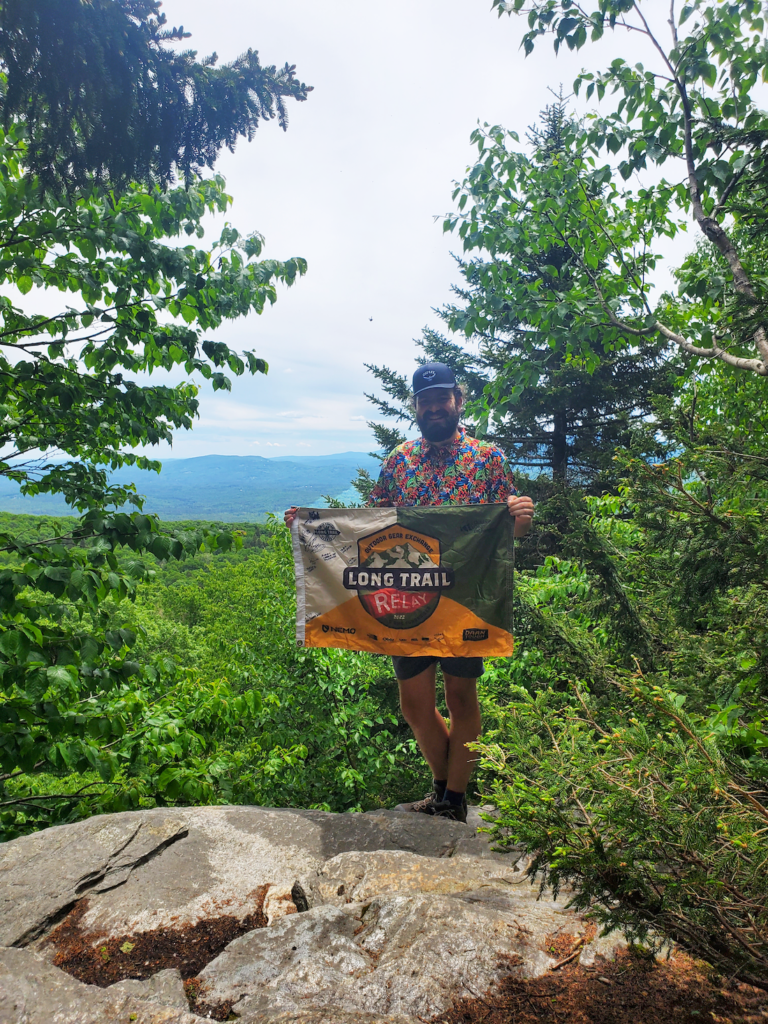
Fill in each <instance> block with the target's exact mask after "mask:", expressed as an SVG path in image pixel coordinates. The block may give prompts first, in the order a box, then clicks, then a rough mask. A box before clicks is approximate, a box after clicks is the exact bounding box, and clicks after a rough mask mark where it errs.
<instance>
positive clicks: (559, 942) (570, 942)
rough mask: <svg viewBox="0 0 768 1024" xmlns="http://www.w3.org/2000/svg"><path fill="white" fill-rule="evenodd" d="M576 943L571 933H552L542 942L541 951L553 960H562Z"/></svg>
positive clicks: (575, 938) (576, 939)
mask: <svg viewBox="0 0 768 1024" xmlns="http://www.w3.org/2000/svg"><path fill="white" fill-rule="evenodd" d="M578 941H579V939H578V938H577V937H576V936H575V935H573V934H572V933H571V932H552V933H551V934H550V935H548V936H547V937H546V939H545V940H544V945H543V946H542V949H543V951H544V952H545V953H547V954H548V955H549V956H553V957H554V958H555V960H562V959H563V957H565V956H568V955H569V953H572V952H573V950H574V949H575V948H576V943H577V942H578Z"/></svg>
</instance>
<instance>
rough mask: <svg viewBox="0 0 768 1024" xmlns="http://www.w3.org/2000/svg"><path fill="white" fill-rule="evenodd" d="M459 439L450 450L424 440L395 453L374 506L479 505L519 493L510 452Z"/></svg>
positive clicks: (463, 436) (462, 433) (462, 436)
mask: <svg viewBox="0 0 768 1024" xmlns="http://www.w3.org/2000/svg"><path fill="white" fill-rule="evenodd" d="M459 435H460V436H459V437H457V438H456V440H455V441H454V442H453V443H452V444H450V445H446V446H445V447H444V448H439V447H438V446H437V445H431V444H430V443H429V441H425V440H424V438H420V439H419V440H418V441H406V442H405V444H401V445H398V446H397V448H395V450H394V451H393V452H391V453H390V454H389V455H388V456H387V458H386V459H385V460H384V463H383V464H382V467H381V473H380V475H379V479H378V482H377V484H376V486H375V487H374V488H373V491H372V492H371V496H370V498H369V499H368V505H369V506H373V507H378V508H383V507H391V506H395V505H478V504H483V503H489V502H496V501H506V500H507V498H508V496H509V495H510V494H517V491H516V490H515V483H514V478H513V476H512V471H511V470H510V468H509V465H508V464H507V460H506V457H505V455H504V452H502V450H501V449H500V448H497V447H496V446H495V445H492V444H489V443H488V442H487V441H478V440H477V439H476V438H474V437H469V435H468V434H467V433H466V431H465V430H464V429H463V427H460V428H459Z"/></svg>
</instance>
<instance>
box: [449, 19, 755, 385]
mask: <svg viewBox="0 0 768 1024" xmlns="http://www.w3.org/2000/svg"><path fill="white" fill-rule="evenodd" d="M493 6H494V7H496V8H497V9H498V11H499V14H502V13H505V12H508V13H524V14H527V18H528V29H529V30H528V32H527V33H526V35H525V36H524V39H523V46H524V49H525V52H526V53H531V52H532V51H533V49H534V47H535V45H536V43H537V42H538V41H539V40H540V38H541V37H542V36H545V35H552V37H553V41H554V46H555V49H556V50H557V49H558V48H559V47H560V45H561V44H563V43H565V44H566V45H567V46H568V47H569V48H570V49H579V48H581V47H582V46H584V45H585V44H586V43H587V41H588V39H592V40H596V39H599V38H601V37H602V36H603V34H604V32H605V31H606V29H610V30H611V31H613V32H620V31H623V30H625V31H627V32H631V33H632V40H633V45H634V44H635V43H640V42H642V43H644V44H646V46H647V49H648V60H649V61H650V65H649V66H646V65H645V64H643V63H635V64H630V63H628V62H627V61H626V60H625V59H624V58H623V57H620V56H617V57H616V58H615V59H614V60H612V61H611V64H610V66H609V67H608V68H607V69H606V70H604V71H602V72H600V73H598V74H591V73H586V72H583V73H582V74H581V75H580V76H579V77H578V79H577V80H576V82H575V84H574V89H575V90H576V91H577V92H578V91H580V90H582V89H583V91H584V92H585V94H586V96H587V98H590V97H591V96H593V95H596V96H597V98H598V99H603V98H604V97H605V95H606V93H608V94H610V95H613V96H615V97H617V103H616V106H615V109H614V110H613V112H611V113H609V114H608V115H605V116H593V117H590V119H589V120H588V121H587V122H586V123H585V125H584V126H583V127H579V128H578V129H574V130H573V132H572V133H571V136H570V138H569V139H568V149H569V150H570V153H571V158H570V159H569V160H568V161H560V160H549V161H539V162H538V164H532V162H531V161H530V160H529V159H528V158H527V157H526V156H524V155H523V154H521V153H519V152H516V151H515V150H513V149H512V148H511V146H512V144H513V143H515V142H516V141H517V137H516V136H515V135H514V133H508V132H505V131H504V130H503V129H502V128H499V127H493V128H489V127H488V126H486V127H485V128H484V129H480V130H478V131H477V132H476V133H475V141H476V143H477V146H478V152H479V156H478V160H477V162H476V164H475V166H474V167H473V168H472V169H471V171H470V173H469V175H468V177H467V178H466V179H465V180H464V182H463V183H462V184H461V185H460V186H459V188H458V189H457V191H456V197H457V198H458V203H459V212H458V214H455V215H452V216H449V217H448V218H447V219H446V221H445V227H446V230H454V229H458V231H459V234H460V237H461V238H462V239H463V242H464V248H465V251H472V250H480V249H482V250H485V251H486V252H487V253H489V254H490V256H491V261H492V262H491V263H490V264H489V266H488V274H489V275H490V274H493V275H495V277H496V278H497V280H496V281H495V282H494V283H495V284H496V293H497V294H498V293H499V292H501V291H503V293H504V294H505V296H506V297H507V299H508V304H509V306H510V307H512V308H514V309H515V310H516V311H517V313H518V315H519V317H520V320H521V321H522V322H523V323H524V324H527V325H530V326H531V327H533V328H534V329H535V330H536V332H537V336H541V335H545V336H547V337H548V338H550V339H551V344H553V346H555V347H560V348H561V349H562V350H563V351H564V352H565V353H566V354H567V356H568V357H569V358H575V359H578V360H580V361H582V362H583V364H584V365H585V366H587V367H588V368H593V367H595V366H596V365H597V364H598V362H599V361H600V359H601V358H602V355H603V352H605V353H610V352H612V351H616V350H617V349H622V348H626V347H627V346H628V345H630V344H632V343H637V344H645V343H647V342H649V341H655V340H656V339H660V338H663V339H666V341H668V342H671V343H672V344H674V345H676V346H677V347H678V348H679V349H680V351H681V352H682V353H686V354H687V355H689V356H694V357H696V361H697V362H699V361H707V360H721V361H723V362H725V363H727V364H728V365H730V366H733V367H734V368H738V369H741V370H746V371H749V372H754V373H756V374H758V375H760V376H766V375H768V336H766V332H765V325H764V321H765V309H766V305H765V302H766V299H765V278H764V274H762V272H761V269H760V267H759V266H757V267H753V266H750V262H749V259H748V255H747V254H745V252H744V249H743V245H742V238H743V236H740V235H739V233H738V232H734V230H733V229H732V226H731V225H732V224H735V225H736V226H740V225H749V227H750V229H751V230H752V231H754V232H757V233H759V232H763V233H764V228H765V213H764V211H765V202H764V199H763V197H764V196H765V189H766V184H767V182H768V179H767V178H766V162H765V146H764V143H765V138H766V131H767V130H768V122H767V121H766V117H765V114H764V113H763V112H761V110H760V109H759V107H758V105H757V101H756V98H755V95H754V90H755V87H756V85H757V82H758V80H759V76H760V75H761V74H762V72H763V69H764V67H765V56H766V39H765V22H764V18H763V9H762V4H761V3H760V2H759V0H745V2H743V3H737V4H735V3H715V4H711V3H708V2H707V0H693V2H691V3H689V4H687V5H685V6H684V7H683V8H682V10H681V11H680V13H679V15H678V14H677V13H676V11H675V5H674V3H673V6H672V14H671V21H670V32H671V38H670V39H669V41H668V42H667V43H665V42H664V41H663V40H662V39H661V38H660V37H659V36H658V35H657V34H655V32H654V30H653V29H652V27H651V25H650V24H649V21H648V19H647V18H646V17H645V15H644V13H643V4H642V3H640V2H638V3H633V2H629V0H598V3H597V5H596V7H595V9H594V10H593V11H592V12H591V13H588V12H587V10H585V9H584V8H583V7H581V6H580V5H578V4H574V3H573V2H572V0H530V2H529V0H511V2H509V3H507V2H503V0H494V4H493ZM646 6H647V5H646ZM686 32H687V34H685V33H686ZM606 152H607V153H608V154H611V155H616V156H617V157H619V158H620V159H619V161H618V164H617V166H616V167H615V168H614V167H612V166H610V164H605V163H603V164H601V163H600V160H601V159H602V158H603V156H604V155H605V154H606ZM677 161H679V162H680V164H681V166H682V170H683V174H682V177H678V176H677V174H673V176H672V178H671V179H670V180H667V179H665V178H662V179H661V180H660V181H651V180H648V181H643V184H642V186H641V187H639V188H630V187H629V186H628V185H625V184H624V183H625V182H627V181H628V180H629V179H630V177H631V176H632V174H633V172H635V171H639V172H642V171H643V170H644V169H645V168H647V167H651V166H654V165H655V166H659V167H661V166H663V165H665V164H667V163H668V162H670V163H672V162H677ZM684 214H692V215H693V219H694V221H695V223H696V224H697V226H698V228H699V229H700V231H701V232H702V234H703V236H704V237H705V238H707V239H709V241H710V242H711V243H712V244H713V245H714V246H715V247H716V249H717V250H718V252H719V253H720V254H721V255H722V257H723V261H724V264H725V265H726V267H727V271H726V272H725V273H723V274H722V275H721V276H720V277H719V278H718V279H716V280H713V281H711V282H709V283H708V286H707V289H706V294H705V295H703V294H702V289H701V288H700V287H698V285H697V280H696V274H695V267H693V266H691V267H688V268H686V267H684V268H682V269H681V276H680V278H679V280H680V286H681V293H682V295H683V296H688V295H689V293H690V294H693V295H694V296H695V298H694V301H692V302H690V303H689V302H682V303H681V302H678V303H664V302H662V303H661V305H660V306H659V308H658V309H654V306H653V303H652V300H651V295H650V283H649V282H650V280H651V275H652V271H653V269H654V268H655V266H656V265H657V263H658V260H659V258H660V255H661V243H663V240H664V238H666V237H671V236H674V235H675V234H676V233H677V232H678V231H679V230H680V229H681V227H682V226H683V223H684V221H683V220H682V217H683V215H684ZM553 249H560V250H565V251H567V252H568V253H569V259H568V263H567V281H563V273H562V271H561V268H559V267H558V266H557V265H555V264H553V265H552V267H551V276H552V288H551V289H547V290H546V291H543V292H540V291H539V290H538V288H537V287H535V286H534V285H532V284H531V283H530V282H528V281H527V279H526V275H525V270H524V268H526V267H527V266H528V264H529V263H530V261H531V260H532V259H534V260H535V259H542V260H543V259H544V257H545V256H546V254H547V253H548V252H551V251H552V250H553ZM518 261H520V262H519V264H518ZM518 266H520V268H521V269H518ZM566 284H567V287H566ZM485 291H486V292H489V291H490V289H489V288H487V287H486V289H485ZM734 302H736V303H738V305H739V309H740V311H741V315H740V316H739V317H738V318H736V319H734V318H732V317H731V316H730V309H731V307H732V304H733V303H734ZM702 312H704V313H705V315H704V316H703V317H702V316H701V315H700V314H701V313H702ZM498 316H499V313H498V310H497V308H495V307H494V306H493V305H492V304H488V305H482V306H480V307H478V308H477V309H476V310H474V311H473V313H472V314H470V315H469V316H468V318H467V319H466V320H465V321H464V324H463V326H464V328H465V330H466V331H467V333H468V334H471V333H473V332H474V331H475V330H476V329H477V326H478V324H479V325H480V328H481V329H483V330H489V329H491V328H492V326H493V325H494V324H495V323H497V322H498ZM457 326H458V322H457Z"/></svg>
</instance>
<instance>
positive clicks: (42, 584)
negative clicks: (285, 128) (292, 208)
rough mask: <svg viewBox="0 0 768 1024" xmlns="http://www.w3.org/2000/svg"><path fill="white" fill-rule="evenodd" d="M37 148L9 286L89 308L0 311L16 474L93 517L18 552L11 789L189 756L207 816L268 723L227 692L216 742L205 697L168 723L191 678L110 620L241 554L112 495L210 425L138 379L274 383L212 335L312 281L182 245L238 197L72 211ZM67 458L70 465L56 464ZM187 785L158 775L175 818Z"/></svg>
mask: <svg viewBox="0 0 768 1024" xmlns="http://www.w3.org/2000/svg"><path fill="white" fill-rule="evenodd" d="M23 136H24V133H23V131H21V130H20V129H18V128H16V127H12V128H11V129H10V130H9V131H8V132H6V133H3V134H2V136H0V164H2V166H3V168H4V177H3V184H2V187H0V239H2V249H1V253H2V255H1V256H0V279H2V280H3V281H4V282H5V283H6V284H7V285H15V287H16V288H17V289H18V291H20V292H21V293H22V294H23V295H30V294H31V293H32V292H33V289H43V288H45V289H47V290H49V291H50V292H59V293H69V294H70V295H71V296H73V297H76V299H75V301H76V302H77V306H70V305H64V303H62V308H61V311H60V312H58V313H48V314H41V313H37V312H28V310H27V305H26V303H25V304H24V306H23V307H22V306H20V305H18V306H17V305H14V303H13V301H12V300H11V298H10V297H8V296H7V295H6V296H5V297H3V298H2V300H0V317H1V320H2V329H1V330H0V347H2V350H3V354H2V355H0V417H2V418H1V419H0V439H1V441H2V445H3V450H2V458H1V459H0V474H3V475H5V476H7V477H9V478H10V479H12V480H15V481H17V482H18V483H19V484H20V485H21V490H22V492H23V493H26V494H37V493H46V492H48V493H60V494H62V495H63V496H64V497H65V499H66V500H67V502H68V503H69V504H70V505H72V506H74V507H75V508H77V509H78V510H80V512H82V513H83V514H82V516H81V518H80V519H79V520H78V521H77V522H76V523H75V524H74V526H73V525H72V524H71V523H70V524H68V525H65V524H63V523H60V524H57V523H53V524H51V530H50V532H49V533H47V534H45V535H43V536H38V537H35V538H33V539H32V538H25V537H23V536H22V535H19V534H16V533H15V532H13V531H10V532H7V533H3V534H2V535H0V550H1V551H2V552H3V554H4V556H5V558H4V561H5V565H4V567H3V568H2V569H0V614H1V615H2V623H1V624H0V679H1V680H2V682H1V683H0V686H1V687H2V698H1V699H0V771H2V773H3V774H2V776H0V779H2V780H4V781H12V780H20V779H21V778H22V777H23V776H26V775H28V774H29V773H40V772H61V771H63V770H65V769H66V770H67V771H76V772H84V771H86V770H89V769H91V770H93V771H95V772H98V773H99V777H100V778H101V779H102V781H103V782H104V783H109V784H110V785H112V784H116V783H117V781H118V780H119V778H120V777H121V774H120V773H121V771H122V770H123V768H124V767H125V765H126V764H127V765H132V764H134V763H135V762H137V761H143V760H144V759H146V758H149V763H151V764H156V765H159V764H162V763H164V761H167V759H166V758H165V754H164V753H163V751H164V750H165V747H166V746H168V744H171V746H170V747H168V749H169V750H172V751H173V752H174V755H175V756H177V757H179V758H180V759H181V760H182V761H184V762H185V763H186V760H185V759H188V760H189V763H190V765H191V764H192V762H193V761H195V759H197V761H196V762H195V763H198V762H199V764H198V767H197V768H195V771H194V772H193V773H192V775H190V776H188V777H186V776H185V777H184V778H181V777H179V779H177V782H178V786H179V791H183V792H184V793H186V795H187V797H188V798H190V797H191V796H192V795H193V794H195V795H196V797H197V798H202V797H204V795H205V794H206V793H207V792H209V791H210V786H211V785H212V783H211V782H210V780H209V781H205V779H206V772H208V771H209V768H210V764H211V763H212V762H211V761H210V758H211V757H214V755H215V748H216V742H217V736H220V735H222V729H224V728H225V725H224V724H222V723H226V722H227V721H228V720H229V721H230V723H231V725H232V728H233V729H235V723H236V722H239V721H240V719H241V718H242V719H243V721H247V719H248V716H249V714H251V715H252V713H254V709H255V707H256V704H253V705H252V706H250V705H247V704H246V705H243V704H242V701H239V704H238V707H239V710H238V712H237V714H236V715H235V717H231V716H230V715H229V713H228V711H227V708H228V707H230V704H231V699H232V696H231V694H228V690H227V686H226V684H220V683H219V682H218V681H212V683H211V688H210V697H209V699H208V700H207V701H206V700H203V701H202V702H201V705H200V709H199V714H200V715H202V716H203V719H204V721H205V723H207V724H206V726H205V728H203V727H202V726H201V727H200V730H198V728H197V725H196V723H197V718H196V717H195V716H196V715H197V714H198V711H196V710H195V708H194V700H193V698H192V695H193V692H194V688H193V687H192V684H191V683H189V684H183V685H185V686H187V690H186V691H184V693H183V694H182V692H181V690H178V694H177V695H178V700H175V698H174V699H173V700H171V704H170V705H169V704H168V703H167V701H166V697H165V695H166V694H168V693H170V692H172V691H173V689H174V687H177V683H175V682H173V679H175V676H173V675H172V677H171V678H169V677H168V675H167V672H166V669H165V667H164V666H163V665H162V664H161V665H160V666H152V665H142V664H139V663H138V662H137V661H135V660H134V659H132V658H131V656H130V648H131V646H132V644H133V640H134V635H133V632H132V631H131V630H130V629H128V628H122V627H119V628H115V627H114V626H113V625H112V614H113V608H114V607H115V606H116V605H118V604H119V603H120V602H123V601H131V600H133V599H134V598H135V596H136V592H137V587H138V585H139V584H140V583H141V582H142V581H146V580H148V579H149V578H150V576H151V562H152V561H154V559H160V560H167V559H169V558H176V559H178V558H185V557H190V556H194V555H195V554H196V553H197V552H199V551H200V550H201V548H202V549H205V550H207V551H209V552H210V551H216V550H222V551H226V550H227V549H229V548H231V547H232V546H233V545H237V544H239V543H240V541H241V538H239V537H237V536H233V535H232V534H231V533H229V532H227V531H221V530H209V529H203V528H198V527H195V528H193V529H191V530H188V529H183V528H182V529H179V530H175V531H172V532H170V533H168V532H166V531H164V530H163V529H162V527H161V525H160V523H159V522H158V520H157V518H156V517H153V516H147V515H143V514H142V512H141V507H142V502H141V499H140V498H139V496H138V495H137V494H136V491H135V487H134V486H133V485H132V484H114V483H111V482H110V480H109V477H108V469H110V468H111V469H115V468H116V467H119V466H123V465H128V466H131V465H134V466H139V467H141V468H144V469H155V470H158V471H159V469H160V465H159V463H157V462H153V461H151V460H149V459H147V458H146V457H145V456H143V455H137V454H135V453H134V452H133V451H131V450H130V449H131V448H137V447H141V446H145V445H153V444H157V443H158V442H160V441H162V440H171V439H172V436H173V430H174V429H176V428H179V427H184V428H189V427H191V425H192V421H193V419H194V417H195V415H196V413H197V406H198V402H197V397H196V395H197V386H196V385H195V384H193V383H191V382H190V381H183V382H182V383H180V384H177V385H176V386H158V385H152V384H147V383H143V382H140V381H139V380H137V379H136V378H137V375H139V374H147V375H150V374H152V372H153V371H155V370H157V369H160V368H162V369H165V370H171V369H173V368H174V367H181V368H183V370H184V371H185V373H186V374H193V373H195V372H197V373H199V374H201V375H202V376H203V377H205V378H207V379H209V380H210V381H211V383H212V384H213V387H214V388H224V389H228V388H229V387H230V381H229V378H228V377H227V375H226V371H229V372H232V373H234V374H243V373H245V372H246V371H248V372H251V373H258V372H261V373H265V372H266V370H267V366H266V363H265V362H264V360H262V359H260V358H259V357H258V356H257V355H256V354H254V353H253V352H246V353H244V354H242V355H240V354H238V353H236V352H233V351H232V350H230V349H229V348H228V347H227V346H226V345H224V344H223V343H221V342H217V341H212V340H208V339H206V338H205V334H206V333H207V332H208V331H210V330H213V329H215V328H216V327H217V326H218V325H219V324H221V323H222V322H223V321H224V320H225V319H233V318H235V317H238V316H242V315H245V314H246V313H249V312H257V313H260V312H261V311H262V310H263V309H264V307H265V306H266V305H267V304H268V303H272V302H274V301H275V298H276V295H277V285H278V283H280V282H282V283H285V284H287V285H290V284H292V283H293V282H294V281H295V279H296V278H297V277H298V276H299V275H301V274H302V273H304V270H305V263H304V261H303V260H301V259H294V260H289V261H287V262H284V263H283V262H279V261H276V260H262V261H259V260H258V256H259V254H260V252H261V247H262V240H261V239H260V237H259V236H257V235H254V236H251V237H250V238H247V239H243V238H241V237H240V235H239V234H238V232H237V231H236V230H235V229H234V228H232V227H230V226H229V225H226V226H225V227H224V229H223V231H222V233H221V236H220V237H219V239H218V240H217V242H216V243H215V245H214V246H213V247H212V248H211V249H206V248H199V247H197V246H195V245H192V244H189V243H188V244H186V245H181V246H180V245H178V244H177V242H176V239H178V238H179V236H182V237H184V236H186V237H195V238H197V239H199V238H200V237H202V234H203V229H202V224H201V221H202V218H203V216H204V215H205V214H206V213H207V212H213V211H217V212H224V211H225V210H226V209H227V207H228V205H229V203H230V199H229V197H228V196H227V195H226V193H225V191H224V182H223V180H222V179H221V178H214V179H212V180H209V181H203V180H198V181H195V182H194V183H190V184H189V185H188V187H187V188H185V189H176V190H172V191H169V192H162V191H161V190H160V188H159V187H155V188H151V189H146V188H142V187H140V186H130V187H129V188H127V189H126V191H125V192H124V193H123V194H122V195H121V196H115V195H113V194H110V193H106V192H104V191H100V190H98V189H96V188H94V189H91V190H88V191H79V192H72V193H69V194H67V195H66V196H64V197H61V198H56V197H55V196H54V195H53V194H52V193H50V192H47V191H45V190H44V189H43V187H42V186H41V184H40V182H39V180H38V179H37V178H35V177H34V175H32V174H30V173H29V172H28V171H27V169H26V167H25V164H24V158H25V154H26V144H25V142H24V138H23ZM31 301H32V300H31V299H30V302H31ZM49 305H50V303H49ZM126 449H127V450H126ZM56 453H59V454H61V453H63V454H64V455H65V456H66V458H65V461H56V460H53V459H52V458H51V456H52V455H54V454H56ZM46 456H47V458H46ZM124 507H127V508H128V509H130V508H131V507H133V508H134V509H135V511H121V509H123V508H124ZM116 510H117V511H116ZM146 556H149V558H150V562H149V563H148V562H147V560H146ZM183 685H182V683H179V684H178V686H182V689H183ZM240 705H242V707H240ZM171 706H172V707H173V708H174V709H175V710H174V711H173V712H172V711H171V710H169V709H170V707H171ZM206 707H208V708H210V709H211V710H208V711H207V710H206ZM150 708H153V709H155V708H156V710H157V714H158V715H159V716H160V717H159V718H158V719H157V729H156V731H155V732H154V733H153V732H152V730H147V729H146V728H145V727H144V725H142V722H143V720H144V719H145V718H147V715H148V711H149V709H150ZM174 715H176V717H175V718H174ZM237 728H239V726H238V727H237ZM201 730H202V731H201ZM182 733H184V737H182V738H179V737H181V734H182ZM195 736H198V737H201V738H199V742H198V740H196V739H195ZM169 737H170V738H169ZM147 744H148V748H147V749H149V750H151V751H152V753H151V754H150V753H147V751H146V750H145V747H146V745H147ZM153 744H154V746H153ZM113 748H114V749H113ZM177 748H178V750H177ZM203 752H205V753H206V756H207V757H208V760H205V759H204V761H205V763H203V761H200V758H201V757H202V756H203ZM208 755H210V756H208ZM158 758H159V762H158ZM185 770H186V769H185ZM189 770H190V771H192V769H191V768H190V769H189ZM169 772H170V768H169V765H168V763H165V765H164V767H162V768H160V767H158V771H157V772H156V773H155V776H156V783H153V785H154V786H155V790H153V791H154V792H156V794H157V798H158V799H163V793H165V792H167V791H168V785H170V783H171V774H169ZM164 773H165V774H164ZM195 773H197V774H195ZM193 776H194V777H196V778H197V779H198V782H199V785H198V784H197V783H195V784H194V785H193V782H192V778H193ZM174 778H176V776H174ZM176 784H177V783H176V782H174V783H173V786H176ZM17 785H18V781H17ZM206 786H208V787H209V788H208V789H206ZM200 787H202V788H200ZM172 788H173V787H172ZM99 792H100V793H101V795H102V797H103V799H104V800H105V799H106V796H105V795H104V793H103V792H102V791H101V790H99ZM120 792H121V793H123V796H121V797H120V800H123V801H124V800H125V799H127V798H126V797H125V796H124V792H125V791H124V789H121V790H120ZM30 799H31V797H30ZM131 799H133V798H131ZM59 800H60V806H61V807H62V811H61V812H59V811H55V808H54V811H55V813H54V811H51V810H50V807H51V804H50V801H48V802H45V801H39V807H40V808H41V811H40V814H38V816H37V817H35V815H31V817H30V814H29V813H27V819H28V820H37V821H39V822H42V821H50V820H58V819H57V817H56V816H57V815H59V814H60V813H61V814H64V813H69V810H68V808H71V806H72V803H73V801H72V799H71V798H70V797H67V796H66V795H65V794H60V796H59ZM7 806H16V797H14V798H12V800H11V803H10V804H8V805H7ZM102 806H113V804H110V803H109V801H107V802H106V803H104V802H102ZM49 812H50V813H49ZM9 813H11V814H12V815H13V813H15V812H9ZM51 815H53V817H52V816H51ZM12 827H15V826H12Z"/></svg>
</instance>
